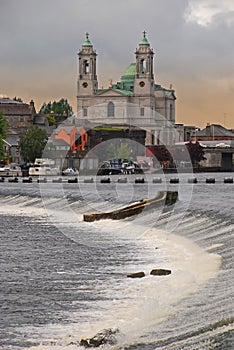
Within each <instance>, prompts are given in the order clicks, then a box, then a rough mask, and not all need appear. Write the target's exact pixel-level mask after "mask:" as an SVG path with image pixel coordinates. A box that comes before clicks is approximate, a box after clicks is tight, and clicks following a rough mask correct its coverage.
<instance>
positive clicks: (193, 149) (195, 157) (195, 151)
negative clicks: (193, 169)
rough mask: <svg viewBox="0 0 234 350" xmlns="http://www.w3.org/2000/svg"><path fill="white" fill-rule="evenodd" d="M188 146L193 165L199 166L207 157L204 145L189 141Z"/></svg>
mask: <svg viewBox="0 0 234 350" xmlns="http://www.w3.org/2000/svg"><path fill="white" fill-rule="evenodd" d="M186 147H187V150H188V152H189V155H190V158H191V162H192V164H193V166H199V163H200V161H201V160H205V159H206V158H205V157H204V153H205V151H204V147H202V146H201V145H200V143H199V142H196V143H193V142H188V143H187V144H186Z"/></svg>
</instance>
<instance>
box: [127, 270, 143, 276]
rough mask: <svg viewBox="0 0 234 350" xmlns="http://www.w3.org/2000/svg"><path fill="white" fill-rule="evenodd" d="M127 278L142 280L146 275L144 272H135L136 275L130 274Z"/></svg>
mask: <svg viewBox="0 0 234 350" xmlns="http://www.w3.org/2000/svg"><path fill="white" fill-rule="evenodd" d="M127 277H131V278H142V277H145V273H144V272H143V271H141V272H135V273H130V274H129V275H127Z"/></svg>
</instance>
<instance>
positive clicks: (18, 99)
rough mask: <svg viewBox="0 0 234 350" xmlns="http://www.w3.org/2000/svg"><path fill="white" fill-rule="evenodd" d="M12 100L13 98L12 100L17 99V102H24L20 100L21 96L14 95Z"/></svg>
mask: <svg viewBox="0 0 234 350" xmlns="http://www.w3.org/2000/svg"><path fill="white" fill-rule="evenodd" d="M13 100H14V101H17V102H21V103H23V102H24V101H23V100H22V98H20V97H16V96H15V97H14V98H13Z"/></svg>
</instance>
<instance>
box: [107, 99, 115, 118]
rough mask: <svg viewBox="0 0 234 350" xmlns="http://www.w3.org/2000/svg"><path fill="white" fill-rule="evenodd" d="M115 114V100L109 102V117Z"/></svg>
mask: <svg viewBox="0 0 234 350" xmlns="http://www.w3.org/2000/svg"><path fill="white" fill-rule="evenodd" d="M114 116H115V105H114V103H113V102H109V103H108V105H107V117H114Z"/></svg>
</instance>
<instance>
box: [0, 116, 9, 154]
mask: <svg viewBox="0 0 234 350" xmlns="http://www.w3.org/2000/svg"><path fill="white" fill-rule="evenodd" d="M6 128H7V121H6V119H5V118H4V115H3V113H2V112H1V111H0V160H2V159H4V158H5V148H4V142H3V139H4V138H5V137H6Z"/></svg>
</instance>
